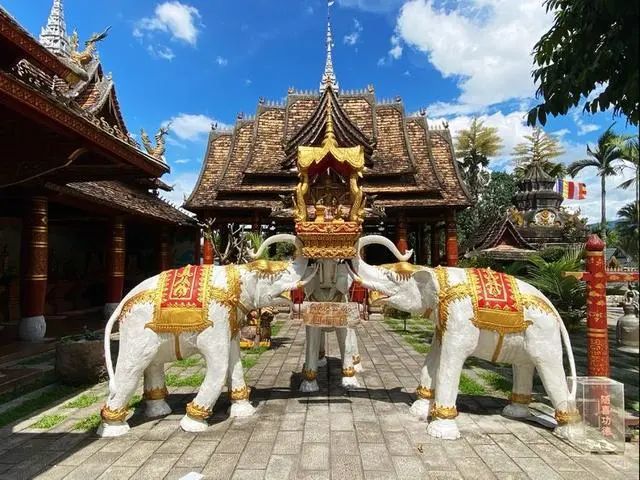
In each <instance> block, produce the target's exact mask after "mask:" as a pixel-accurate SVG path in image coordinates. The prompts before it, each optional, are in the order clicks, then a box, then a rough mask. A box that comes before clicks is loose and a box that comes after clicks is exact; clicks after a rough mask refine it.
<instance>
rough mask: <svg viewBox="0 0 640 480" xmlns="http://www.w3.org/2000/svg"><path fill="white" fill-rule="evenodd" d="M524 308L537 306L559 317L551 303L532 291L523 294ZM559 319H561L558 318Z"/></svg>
mask: <svg viewBox="0 0 640 480" xmlns="http://www.w3.org/2000/svg"><path fill="white" fill-rule="evenodd" d="M522 308H537V309H538V310H541V311H543V312H544V313H548V314H549V315H553V316H554V317H556V318H558V314H557V313H556V311H555V310H554V309H553V307H552V306H551V305H549V304H548V303H547V302H546V301H544V300H543V299H542V298H540V297H537V296H536V295H532V294H530V293H523V294H522ZM558 320H560V319H559V318H558Z"/></svg>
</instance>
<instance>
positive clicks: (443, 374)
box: [427, 329, 479, 440]
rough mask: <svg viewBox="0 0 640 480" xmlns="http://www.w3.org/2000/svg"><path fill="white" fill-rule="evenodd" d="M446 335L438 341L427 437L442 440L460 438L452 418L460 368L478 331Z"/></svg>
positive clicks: (456, 413) (454, 415)
mask: <svg viewBox="0 0 640 480" xmlns="http://www.w3.org/2000/svg"><path fill="white" fill-rule="evenodd" d="M456 333H457V332H450V331H447V332H446V333H445V334H444V335H443V338H442V340H441V342H442V345H441V352H442V353H441V354H440V362H439V365H438V372H437V374H436V391H435V405H434V406H433V409H432V410H431V418H432V420H431V423H429V426H428V427H427V433H428V434H429V435H431V436H432V437H436V438H442V439H445V440H456V439H457V438H460V431H459V430H458V426H457V425H456V421H455V418H456V417H457V416H458V410H457V409H456V399H457V397H458V386H459V384H460V375H461V374H462V367H463V366H464V362H465V360H466V359H467V357H468V356H469V355H471V353H472V352H473V350H474V349H475V347H476V345H477V343H478V336H479V331H478V330H477V329H476V330H475V331H474V333H475V335H473V334H472V333H470V332H469V333H468V332H464V331H463V332H460V333H459V334H456Z"/></svg>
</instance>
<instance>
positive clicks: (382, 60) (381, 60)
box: [377, 57, 387, 67]
mask: <svg viewBox="0 0 640 480" xmlns="http://www.w3.org/2000/svg"><path fill="white" fill-rule="evenodd" d="M377 65H378V66H379V67H384V66H385V65H387V57H380V58H379V59H378V62H377Z"/></svg>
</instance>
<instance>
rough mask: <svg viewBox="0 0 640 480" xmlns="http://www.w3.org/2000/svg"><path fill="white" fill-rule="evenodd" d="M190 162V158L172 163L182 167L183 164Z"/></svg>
mask: <svg viewBox="0 0 640 480" xmlns="http://www.w3.org/2000/svg"><path fill="white" fill-rule="evenodd" d="M190 161H191V159H190V158H179V159H178V160H176V161H175V162H173V163H177V164H178V165H184V164H185V163H189V162H190Z"/></svg>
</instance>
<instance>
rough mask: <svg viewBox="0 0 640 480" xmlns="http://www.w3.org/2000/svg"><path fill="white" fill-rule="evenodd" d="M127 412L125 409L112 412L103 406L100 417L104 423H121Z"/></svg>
mask: <svg viewBox="0 0 640 480" xmlns="http://www.w3.org/2000/svg"><path fill="white" fill-rule="evenodd" d="M128 411H129V409H128V408H127V407H122V408H117V409H115V410H112V409H111V408H109V407H108V406H107V405H104V406H103V407H102V408H101V409H100V417H101V418H102V420H103V421H104V422H105V423H122V422H124V420H125V419H126V418H127V412H128Z"/></svg>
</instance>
